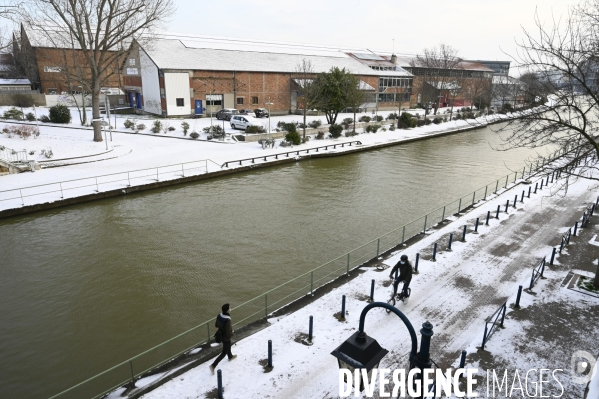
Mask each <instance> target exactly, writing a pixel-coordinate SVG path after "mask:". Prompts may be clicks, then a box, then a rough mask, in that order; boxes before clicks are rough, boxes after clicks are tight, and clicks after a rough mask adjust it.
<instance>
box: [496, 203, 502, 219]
mask: <svg viewBox="0 0 599 399" xmlns="http://www.w3.org/2000/svg"><path fill="white" fill-rule="evenodd" d="M500 207H501V205H497V213H495V219H499V208H500Z"/></svg>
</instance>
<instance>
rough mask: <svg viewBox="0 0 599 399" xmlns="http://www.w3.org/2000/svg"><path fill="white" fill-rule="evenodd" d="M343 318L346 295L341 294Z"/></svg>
mask: <svg viewBox="0 0 599 399" xmlns="http://www.w3.org/2000/svg"><path fill="white" fill-rule="evenodd" d="M341 318H342V319H345V295H341Z"/></svg>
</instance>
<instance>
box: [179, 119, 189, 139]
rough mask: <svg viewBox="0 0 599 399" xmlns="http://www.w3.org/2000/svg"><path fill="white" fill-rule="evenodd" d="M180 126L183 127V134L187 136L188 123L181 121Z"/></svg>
mask: <svg viewBox="0 0 599 399" xmlns="http://www.w3.org/2000/svg"><path fill="white" fill-rule="evenodd" d="M181 128H182V129H183V134H184V135H185V136H187V131H188V130H189V123H187V122H183V123H181Z"/></svg>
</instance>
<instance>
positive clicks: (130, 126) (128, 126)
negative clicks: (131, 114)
mask: <svg viewBox="0 0 599 399" xmlns="http://www.w3.org/2000/svg"><path fill="white" fill-rule="evenodd" d="M123 126H125V128H126V129H133V128H134V127H135V122H133V121H131V120H129V119H126V120H125V122H123Z"/></svg>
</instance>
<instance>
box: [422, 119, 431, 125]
mask: <svg viewBox="0 0 599 399" xmlns="http://www.w3.org/2000/svg"><path fill="white" fill-rule="evenodd" d="M431 123H433V122H431V120H430V119H425V120H424V124H425V125H430V124H431Z"/></svg>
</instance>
